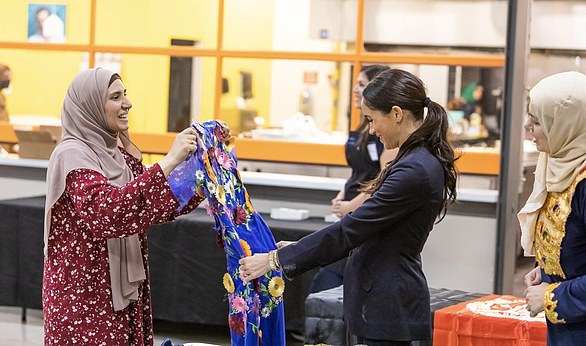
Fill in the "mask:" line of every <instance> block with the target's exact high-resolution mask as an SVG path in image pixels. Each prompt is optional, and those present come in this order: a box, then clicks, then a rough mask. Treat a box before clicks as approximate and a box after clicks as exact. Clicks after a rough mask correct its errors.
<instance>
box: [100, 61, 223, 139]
mask: <svg viewBox="0 0 586 346" xmlns="http://www.w3.org/2000/svg"><path fill="white" fill-rule="evenodd" d="M105 55H107V54H104V56H105ZM110 56H111V60H103V61H100V60H99V59H98V56H96V66H105V67H108V68H110V69H111V70H113V71H119V73H120V76H121V77H122V81H123V82H124V85H125V87H126V90H127V93H128V98H129V99H130V100H131V102H132V110H131V111H130V118H129V121H130V129H131V131H133V132H149V133H165V132H168V131H169V132H176V131H178V130H182V129H184V128H185V127H187V126H189V124H190V123H191V122H192V121H193V120H208V119H211V118H212V114H213V103H214V92H215V87H214V85H215V82H214V80H215V79H214V78H215V75H216V62H215V59H214V58H205V57H187V58H183V57H181V58H174V57H168V56H159V55H137V54H122V55H117V54H110ZM169 127H170V128H169Z"/></svg>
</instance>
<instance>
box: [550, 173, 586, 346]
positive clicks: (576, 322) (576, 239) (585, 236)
mask: <svg viewBox="0 0 586 346" xmlns="http://www.w3.org/2000/svg"><path fill="white" fill-rule="evenodd" d="M571 206H572V211H571V212H570V214H569V215H568V218H567V220H566V229H565V235H564V238H563V240H562V244H561V249H560V265H561V267H562V269H563V271H564V273H565V276H566V279H563V278H561V277H559V276H557V275H547V274H546V273H545V272H544V271H543V270H541V278H542V280H543V282H548V283H556V282H559V283H560V285H559V286H558V287H557V288H556V289H554V290H553V293H554V299H555V300H557V307H556V308H555V311H556V312H557V313H558V319H564V320H565V321H566V323H564V324H562V323H556V324H552V323H550V321H549V320H548V321H547V339H548V345H586V179H584V180H582V181H581V182H579V183H578V185H576V190H575V191H574V196H573V197H572V203H571Z"/></svg>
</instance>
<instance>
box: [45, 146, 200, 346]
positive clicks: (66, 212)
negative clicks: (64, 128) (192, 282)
mask: <svg viewBox="0 0 586 346" xmlns="http://www.w3.org/2000/svg"><path fill="white" fill-rule="evenodd" d="M120 150H121V152H122V153H123V154H124V157H125V160H126V163H127V164H128V166H129V167H130V168H131V170H132V172H133V174H134V176H135V179H134V180H133V181H131V182H129V183H127V184H126V185H124V186H122V187H116V186H114V185H111V184H110V183H109V182H108V180H107V179H106V178H105V177H104V176H103V175H102V174H101V173H98V172H96V171H93V170H90V169H77V170H74V171H71V172H70V173H69V174H68V175H67V179H66V187H65V191H64V192H63V194H62V195H61V197H60V198H59V200H58V201H57V202H56V203H55V205H54V206H53V209H52V212H51V225H50V229H49V240H48V245H47V257H46V258H45V264H44V267H45V268H44V275H43V312H44V318H45V345H71V344H81V345H108V346H109V345H152V344H153V323H152V313H151V301H150V285H149V271H148V247H147V235H146V232H145V231H146V229H147V228H148V227H149V226H150V225H152V224H154V223H162V222H167V221H171V220H173V219H174V218H175V217H176V216H178V215H179V214H183V213H187V212H189V211H191V210H193V208H194V207H195V206H197V205H198V204H199V203H200V202H201V201H202V198H201V197H199V196H198V195H196V196H194V198H193V199H192V200H191V201H190V203H188V204H187V205H186V206H185V208H183V209H182V210H181V212H177V211H176V210H177V208H178V206H179V203H178V202H177V200H176V199H175V197H174V196H173V193H172V192H171V190H170V189H169V185H168V183H167V179H166V178H165V176H164V175H163V172H162V170H161V168H160V166H159V165H158V164H155V165H154V166H152V167H150V168H148V169H146V168H144V166H143V165H142V163H141V162H140V161H139V160H137V159H135V158H134V157H132V156H131V155H129V154H128V153H127V152H126V151H125V150H124V149H120ZM133 234H138V236H139V239H140V242H141V248H142V255H143V263H144V264H145V273H146V280H145V281H144V282H143V283H142V285H141V286H140V287H139V296H138V301H136V302H134V303H131V304H130V305H129V306H128V307H126V308H125V309H124V310H121V311H114V308H113V305H112V295H111V291H110V287H111V286H110V271H109V265H108V248H107V239H108V238H122V237H126V236H130V235H133Z"/></svg>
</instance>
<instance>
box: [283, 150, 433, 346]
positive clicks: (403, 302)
mask: <svg viewBox="0 0 586 346" xmlns="http://www.w3.org/2000/svg"><path fill="white" fill-rule="evenodd" d="M443 191H444V171H443V167H442V165H441V164H440V162H439V160H438V159H437V158H436V157H435V156H434V155H433V154H431V153H430V152H429V151H428V150H427V149H426V148H423V147H419V148H417V149H415V150H413V151H412V152H410V153H408V154H407V155H405V156H404V157H402V158H401V159H400V160H399V161H398V162H396V163H395V164H394V165H393V166H392V168H391V169H390V171H389V173H388V174H387V175H386V177H385V180H384V182H383V184H382V186H381V187H380V188H379V189H378V190H377V191H375V192H374V193H373V194H372V196H371V197H370V198H368V199H367V200H366V201H365V202H364V203H363V204H362V206H360V207H359V208H358V209H356V210H355V211H354V212H352V213H350V214H348V215H346V216H344V217H343V218H342V219H341V220H340V221H339V222H337V223H335V224H333V225H331V226H328V227H326V228H324V229H322V230H320V231H318V232H315V233H313V234H310V235H308V236H306V237H304V238H302V239H301V240H299V241H298V242H296V243H294V244H291V245H289V246H286V247H284V248H282V249H280V250H278V254H279V260H280V262H281V266H282V268H283V271H284V272H285V274H286V275H288V276H290V277H291V276H296V275H299V274H301V273H303V272H305V271H307V270H310V269H312V268H314V267H316V266H324V265H327V264H329V263H332V262H334V261H336V260H338V259H340V258H342V257H345V256H346V255H347V254H348V252H349V251H352V252H351V253H350V256H349V257H348V265H347V266H346V271H345V273H344V319H345V321H347V322H348V326H349V329H350V332H352V334H354V335H357V336H361V337H365V338H369V339H377V340H397V341H399V340H424V339H429V338H430V337H431V317H430V316H431V312H430V306H429V299H430V298H429V289H428V287H427V280H426V278H425V275H424V274H423V270H422V266H421V251H422V250H423V246H424V245H425V242H426V240H427V237H428V235H429V232H430V231H431V229H432V228H433V225H434V222H435V221H436V219H437V217H438V215H439V213H440V211H441V207H442V203H443Z"/></svg>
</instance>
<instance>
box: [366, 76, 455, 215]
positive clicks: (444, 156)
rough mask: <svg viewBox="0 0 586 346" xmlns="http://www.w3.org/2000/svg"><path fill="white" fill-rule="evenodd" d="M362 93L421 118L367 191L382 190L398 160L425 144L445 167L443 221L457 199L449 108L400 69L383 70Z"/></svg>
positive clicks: (371, 103) (372, 102)
mask: <svg viewBox="0 0 586 346" xmlns="http://www.w3.org/2000/svg"><path fill="white" fill-rule="evenodd" d="M362 97H363V100H364V101H363V102H364V103H365V104H366V105H367V106H368V107H369V108H371V109H374V110H377V111H381V112H383V113H385V114H388V113H390V112H391V109H392V108H393V106H398V107H401V108H402V109H404V110H408V111H409V112H410V113H411V114H413V116H414V118H415V120H416V121H419V122H421V125H420V126H419V127H418V128H417V129H416V130H415V131H414V132H413V133H412V134H411V135H410V136H409V137H408V138H407V140H405V142H404V143H403V144H402V145H401V147H400V148H399V152H398V153H397V157H396V158H395V159H394V160H393V161H392V162H391V163H389V164H387V166H386V167H385V168H384V169H383V170H382V171H381V172H380V173H379V175H378V176H377V177H376V178H375V179H374V180H372V181H370V182H368V183H367V184H366V185H365V187H364V189H363V190H364V192H367V193H370V194H372V193H374V192H375V191H376V190H378V189H379V188H380V187H381V185H382V184H383V182H384V180H385V178H386V176H387V174H388V172H389V171H390V170H391V168H392V167H393V165H394V164H395V163H396V162H399V161H400V160H401V158H403V157H404V156H405V155H407V154H408V153H409V152H411V151H413V150H414V149H416V148H418V147H420V146H424V147H425V148H427V150H429V152H430V153H432V154H433V155H434V156H435V157H436V158H437V159H438V160H439V162H440V163H441V165H442V167H443V170H444V192H443V203H442V209H441V212H440V218H439V220H438V222H439V221H441V220H442V219H443V218H444V216H445V214H446V210H447V207H448V203H449V201H453V200H455V199H456V176H457V172H456V167H455V165H454V162H455V160H456V157H455V155H454V149H453V148H452V146H451V144H450V142H449V141H448V115H447V113H446V110H445V109H444V108H443V107H442V106H441V105H439V104H438V103H436V102H433V101H431V100H430V99H429V98H428V97H427V95H426V93H425V87H424V85H423V82H422V81H421V80H420V79H419V78H417V77H416V76H415V75H413V74H411V73H409V72H406V71H402V70H397V69H392V70H389V71H385V72H382V73H381V74H379V75H378V76H377V77H376V78H375V79H374V80H372V81H371V82H370V83H369V84H368V85H367V86H366V88H365V89H364V92H363V94H362ZM425 108H427V114H425ZM424 114H425V116H424Z"/></svg>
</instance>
